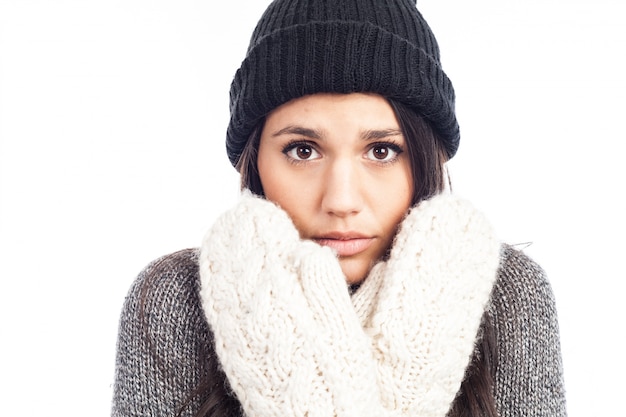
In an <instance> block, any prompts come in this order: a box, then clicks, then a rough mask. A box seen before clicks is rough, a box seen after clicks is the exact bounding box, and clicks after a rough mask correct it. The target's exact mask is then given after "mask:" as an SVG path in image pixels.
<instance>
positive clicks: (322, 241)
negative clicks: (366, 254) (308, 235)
mask: <svg viewBox="0 0 626 417" xmlns="http://www.w3.org/2000/svg"><path fill="white" fill-rule="evenodd" d="M313 240H314V241H315V242H317V243H318V244H319V245H322V246H328V247H329V248H331V249H334V250H335V252H337V255H338V256H353V255H357V254H359V253H361V252H363V251H365V250H366V249H367V248H369V247H370V245H371V244H372V242H373V241H374V239H373V238H369V237H352V238H343V237H342V238H329V237H321V238H314V239H313Z"/></svg>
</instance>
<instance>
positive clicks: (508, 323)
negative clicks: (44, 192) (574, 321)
mask: <svg viewBox="0 0 626 417" xmlns="http://www.w3.org/2000/svg"><path fill="white" fill-rule="evenodd" d="M199 287H200V284H199V272H198V251H197V250H194V249H187V250H183V251H180V252H176V253H174V254H171V255H168V256H165V257H163V258H160V259H158V260H156V261H155V262H153V263H151V264H150V265H149V266H148V267H147V268H146V269H145V270H144V271H143V272H142V273H141V274H140V275H139V277H138V278H137V280H136V281H135V282H134V284H133V286H132V287H131V289H130V291H129V294H128V296H127V298H126V301H125V303H124V307H123V311H122V315H121V320H120V328H119V338H118V346H117V361H116V372H115V384H114V397H113V407H112V416H115V417H121V416H137V417H139V416H175V415H178V413H179V412H180V415H182V416H194V415H196V414H197V413H198V410H199V408H200V406H201V403H204V404H206V410H208V411H213V412H215V414H213V415H220V416H241V415H242V412H241V410H240V407H239V404H238V402H237V400H236V398H234V396H233V395H232V394H231V393H230V389H229V387H228V381H227V379H226V378H225V376H224V374H223V373H222V371H221V370H220V365H219V362H218V360H217V358H216V355H215V353H214V351H213V347H212V343H213V342H212V337H211V331H210V329H209V326H208V324H207V321H206V318H205V316H204V314H203V311H202V307H201V302H200V298H199ZM487 314H488V315H489V316H490V318H491V320H490V321H491V322H492V323H493V324H494V327H495V334H496V339H497V350H498V365H497V370H496V378H495V399H496V407H497V410H498V413H499V415H500V416H502V417H512V416H528V417H534V416H543V417H548V416H551V417H554V416H556V417H558V416H565V415H566V411H565V395H564V389H563V378H562V364H561V355H560V344H559V333H558V324H557V315H556V310H555V303H554V298H553V294H552V290H551V288H550V285H549V283H548V281H547V280H546V277H545V275H544V273H543V271H542V269H541V268H540V267H539V266H538V265H537V264H536V263H534V262H533V261H532V260H531V259H529V258H528V257H527V256H526V255H524V254H523V253H522V252H520V251H517V250H515V249H513V248H511V247H509V246H504V247H503V250H502V258H501V263H500V269H499V273H498V278H497V281H496V284H495V286H494V288H493V291H492V296H491V302H490V305H489V308H488V311H487ZM207 376H212V378H211V379H210V380H208V382H207ZM202 382H204V384H205V385H204V386H203V387H202V389H200V390H198V387H199V385H200V384H201V383H202ZM207 384H208V385H207ZM198 391H201V393H199V392H198ZM207 393H208V397H207V396H206V394H207ZM196 394H201V395H196ZM202 395H204V397H202V401H201V400H200V397H201V396H202ZM207 398H208V401H207ZM212 398H213V399H215V401H211V399H212ZM206 410H205V411H206Z"/></svg>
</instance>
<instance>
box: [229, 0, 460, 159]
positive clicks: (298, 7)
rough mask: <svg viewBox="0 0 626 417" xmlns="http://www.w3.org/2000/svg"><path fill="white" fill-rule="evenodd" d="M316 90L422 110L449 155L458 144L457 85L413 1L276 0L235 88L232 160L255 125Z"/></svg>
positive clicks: (255, 35) (262, 22) (232, 94)
mask: <svg viewBox="0 0 626 417" xmlns="http://www.w3.org/2000/svg"><path fill="white" fill-rule="evenodd" d="M318 92H336V93H352V92H372V93H377V94H381V95H383V96H384V97H387V98H392V99H395V100H398V101H400V102H402V103H404V104H406V105H407V106H408V107H409V108H411V109H413V110H415V111H416V112H418V113H419V114H421V115H423V116H424V117H425V118H426V119H427V120H428V121H429V122H430V124H431V125H432V126H433V128H434V129H435V131H436V132H437V133H438V134H439V136H440V137H441V139H442V140H443V142H444V146H445V149H446V150H447V152H448V156H449V157H450V158H451V157H452V156H454V154H455V153H456V150H457V148H458V145H459V138H460V136H459V126H458V123H457V120H456V116H455V112H454V100H455V98H454V90H453V88H452V84H451V82H450V80H449V79H448V77H447V76H446V74H445V73H444V72H443V70H442V68H441V62H440V56H439V47H438V45H437V42H436V40H435V37H434V36H433V33H432V31H431V29H430V27H429V26H428V24H427V23H426V21H425V20H424V19H423V17H422V15H421V14H420V13H419V12H418V10H417V9H416V7H415V3H414V1H411V0H332V1H330V0H309V1H307V0H275V1H274V2H272V3H271V4H270V6H269V7H268V8H267V10H266V12H265V13H264V15H263V16H262V18H261V19H260V20H259V22H258V25H257V27H256V29H255V30H254V33H253V35H252V39H251V42H250V46H249V49H248V53H247V56H246V58H245V60H244V61H243V63H242V64H241V67H240V68H239V70H238V71H237V73H236V75H235V77H234V80H233V82H232V85H231V90H230V112H231V119H230V124H229V126H228V131H227V138H226V149H227V153H228V157H229V159H230V161H231V163H232V164H233V165H236V164H237V162H238V160H239V157H240V155H241V152H242V150H243V148H244V146H245V144H246V142H247V141H248V139H249V136H250V134H251V132H252V129H253V128H254V126H255V125H256V124H257V123H258V122H259V121H260V120H261V119H262V118H263V117H264V116H265V115H266V114H267V113H269V112H270V111H271V110H273V109H275V108H276V107H278V106H280V105H281V104H283V103H286V102H287V101H289V100H291V99H294V98H297V97H301V96H304V95H307V94H313V93H318Z"/></svg>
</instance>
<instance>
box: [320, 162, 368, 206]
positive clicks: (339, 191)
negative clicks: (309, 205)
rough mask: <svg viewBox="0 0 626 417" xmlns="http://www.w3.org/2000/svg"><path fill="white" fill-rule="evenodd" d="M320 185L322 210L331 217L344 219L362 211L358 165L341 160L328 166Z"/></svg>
mask: <svg viewBox="0 0 626 417" xmlns="http://www.w3.org/2000/svg"><path fill="white" fill-rule="evenodd" d="M324 182H325V183H324V184H322V190H323V191H322V192H323V196H322V209H323V210H324V211H325V212H326V213H328V214H331V215H334V216H338V217H346V216H350V215H354V214H357V213H359V212H360V211H361V210H362V209H363V203H364V200H363V195H362V191H361V190H362V174H361V173H360V172H359V167H358V164H357V163H356V162H355V161H351V160H350V158H343V159H340V160H337V161H334V162H333V163H332V164H330V166H329V168H328V170H327V172H326V176H325V181H324Z"/></svg>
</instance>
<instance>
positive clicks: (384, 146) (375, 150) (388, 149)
mask: <svg viewBox="0 0 626 417" xmlns="http://www.w3.org/2000/svg"><path fill="white" fill-rule="evenodd" d="M402 152H403V151H402V148H400V147H399V146H398V145H396V144H394V143H379V144H375V145H373V146H372V147H371V148H370V149H369V150H368V151H367V155H366V158H367V159H369V160H371V161H374V162H381V163H391V162H395V161H397V160H398V156H399V155H400V154H401V153H402Z"/></svg>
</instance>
